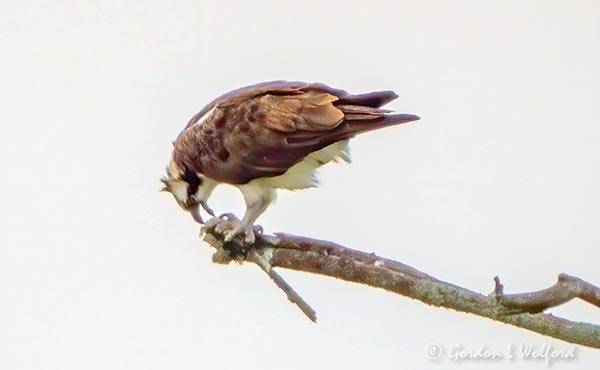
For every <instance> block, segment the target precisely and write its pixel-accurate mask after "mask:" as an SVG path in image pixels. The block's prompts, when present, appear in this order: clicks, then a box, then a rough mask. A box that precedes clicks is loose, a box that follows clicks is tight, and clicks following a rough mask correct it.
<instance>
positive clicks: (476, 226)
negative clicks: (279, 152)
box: [0, 0, 600, 370]
mask: <svg viewBox="0 0 600 370" xmlns="http://www.w3.org/2000/svg"><path fill="white" fill-rule="evenodd" d="M0 4H1V11H0V101H1V107H2V108H1V109H0V112H1V113H2V114H1V118H2V134H1V135H0V154H1V156H2V158H3V163H4V165H3V166H2V167H1V168H0V183H1V184H2V190H3V191H2V192H1V194H0V200H1V204H2V207H1V211H0V216H1V217H2V232H1V233H0V248H1V249H0V293H1V294H2V295H1V302H0V368H2V369H6V370H12V369H78V370H80V369H81V370H87V369H103V370H104V369H111V370H112V369H124V370H125V369H126V370H133V369H140V370H142V369H143V370H149V369H184V370H187V369H263V370H267V369H281V368H287V369H303V370H304V369H342V368H343V369H365V368H368V369H372V370H379V369H386V370H387V369H404V368H407V369H435V368H440V369H441V368H444V369H506V368H510V369H525V368H527V369H543V368H547V365H545V363H544V361H543V360H537V361H536V360H524V359H520V358H517V359H515V360H513V361H509V360H506V359H500V360H496V361H463V362H460V363H456V362H455V361H452V360H450V359H448V357H447V356H446V355H442V358H440V359H439V360H438V361H437V362H431V361H430V360H428V359H427V357H426V351H427V348H428V346H429V345H431V344H436V343H437V344H439V345H441V346H442V347H443V348H444V349H445V350H447V349H448V348H450V347H452V346H454V345H461V346H462V347H464V348H466V349H471V350H477V349H478V348H479V347H480V346H483V347H484V348H488V349H491V350H495V351H499V352H504V353H505V352H506V348H508V347H509V346H511V345H512V346H513V348H514V347H517V348H518V346H519V345H520V344H528V345H532V346H536V347H541V346H543V345H551V346H553V347H554V348H557V349H559V350H564V351H567V350H569V349H570V348H571V345H570V344H567V343H564V342H559V341H556V340H553V339H550V338H546V337H542V336H540V335H538V334H535V333H530V332H527V331H525V330H522V329H518V328H514V327H510V326H506V325H503V324H500V323H497V322H493V321H490V320H487V319H483V318H479V317H475V316H470V315H465V314H462V313H457V312H453V311H449V310H445V309H439V308H430V307H428V306H425V305H424V304H422V303H420V302H417V301H412V300H410V299H408V298H405V297H401V296H397V295H393V294H390V293H387V292H384V291H381V290H376V289H372V288H367V287H363V286H358V285H354V284H350V283H346V282H342V281H336V280H334V279H331V278H325V277H319V276H313V275H308V274H302V273H295V272H289V271H282V274H283V275H284V276H285V277H286V278H287V279H288V281H289V282H290V283H291V284H292V285H293V286H294V287H295V288H296V289H297V290H298V291H299V292H301V294H302V295H303V296H304V298H305V299H306V300H307V301H308V302H310V303H311V305H313V307H314V308H315V309H316V310H317V312H318V315H319V323H318V324H317V325H315V324H313V323H311V322H309V321H308V320H307V319H306V318H305V317H304V316H303V315H302V314H301V313H300V312H299V311H298V309H297V308H296V307H294V306H293V305H291V304H290V303H289V302H288V301H287V300H286V298H285V296H284V295H283V294H282V293H281V292H280V291H279V290H278V289H277V288H276V287H275V286H274V285H273V284H272V283H271V282H270V281H269V280H268V279H267V278H266V277H265V276H264V275H263V273H262V272H260V271H259V269H258V268H257V267H256V266H253V265H244V266H241V267H240V266H237V265H231V266H219V265H213V264H212V263H211V260H210V257H211V253H212V251H211V250H210V249H209V248H208V247H207V246H206V245H205V244H203V243H202V242H201V241H200V240H199V239H198V236H197V234H198V227H197V225H196V224H194V222H193V221H192V220H191V219H190V218H189V216H188V215H186V214H185V213H183V212H181V211H180V210H179V208H178V207H177V205H176V204H175V202H174V200H173V199H172V198H171V197H169V196H168V195H165V194H163V193H159V192H158V189H159V188H160V183H159V178H160V177H161V176H162V175H163V172H164V168H165V166H166V164H167V162H168V159H169V154H170V150H171V141H172V140H173V139H174V138H175V137H176V136H177V134H178V133H179V131H180V130H181V129H182V128H183V126H184V125H185V123H186V122H187V120H188V119H189V118H190V117H191V116H192V115H194V114H195V113H196V112H197V111H198V110H199V109H200V108H202V106H204V104H206V103H207V102H209V101H210V100H211V99H212V98H214V97H215V96H217V95H220V94H222V93H224V92H227V91H229V90H231V89H233V88H236V87H240V86H243V85H247V84H251V83H255V82H261V81H267V80H273V79H292V80H306V81H321V82H325V83H327V84H330V85H332V86H336V87H340V88H344V89H347V90H349V91H351V92H367V91H371V90H381V89H393V90H395V91H396V92H397V93H398V95H400V97H399V99H398V100H397V101H395V102H394V103H393V104H392V105H391V107H392V108H393V109H396V110H398V111H402V112H408V113H415V114H418V115H420V116H421V117H422V120H421V121H419V122H418V123H416V124H411V125H406V126H400V127H395V128H391V129H387V130H384V131H380V132H376V133H370V134H367V135H364V136H362V137H359V138H357V139H355V140H354V141H353V142H352V154H353V159H354V162H353V163H352V165H349V166H348V165H343V166H336V165H329V166H327V167H325V168H324V169H323V170H322V171H321V173H322V176H321V179H322V187H321V188H319V189H315V190H310V191H305V192H297V193H281V194H280V197H279V201H278V203H277V204H276V205H275V206H273V207H272V208H271V209H269V211H268V212H267V213H266V214H265V215H264V216H263V217H262V218H261V219H260V220H259V221H260V223H261V224H263V225H264V227H265V229H266V231H267V232H275V231H285V232H289V233H296V234H302V235H306V236H312V237H318V238H324V239H328V240H332V241H336V242H339V243H342V244H344V245H347V246H349V247H353V248H357V249H361V250H365V251H369V252H370V251H374V252H376V253H378V254H380V255H382V256H386V257H389V258H394V259H398V260H400V261H402V262H405V263H408V264H410V265H412V266H414V267H416V268H419V269H421V270H423V271H425V272H427V273H430V274H432V275H434V276H436V277H438V278H441V279H444V280H447V281H450V282H453V283H455V284H459V285H462V286H464V287H467V288H469V289H472V290H476V291H479V292H482V293H488V292H490V291H491V290H492V288H493V281H492V278H493V277H494V276H495V275H499V276H500V277H501V278H502V280H503V283H504V284H505V286H506V289H507V291H508V292H523V291H531V290H537V289H543V288H546V287H548V286H550V285H552V284H553V283H554V282H555V280H556V277H557V275H558V274H559V273H560V272H566V273H570V274H573V275H576V276H579V277H581V278H584V279H586V280H588V281H590V282H592V283H595V284H600V275H599V274H598V271H599V258H600V249H599V245H600V232H599V217H598V209H600V195H599V191H598V189H600V174H599V172H600V171H599V169H600V146H599V145H600V121H599V117H600V104H599V103H598V102H599V101H600V68H599V66H600V3H599V2H597V1H593V0H589V1H583V0H581V1H514V0H511V1H494V2H492V1H476V0H473V1H462V0H455V1H377V0H370V1H342V0H340V1H327V2H316V1H315V2H311V1H258V0H254V1H248V2H242V1H237V2H228V1H200V0H196V1H191V0H190V1H168V2H167V1H153V0H150V1H148V0H147V1H134V0H123V1H119V2H108V1H100V0H96V1H75V0H73V1H68V0H55V1H41V0H40V1H31V0H25V1H11V0H0ZM210 203H211V205H212V206H213V208H215V210H216V211H218V212H226V211H234V212H237V213H238V214H239V213H240V212H241V211H242V210H243V202H242V198H241V195H240V194H239V193H237V191H236V190H234V189H232V188H222V189H219V190H218V191H217V192H216V194H215V196H214V197H213V198H212V199H211V202H210ZM551 312H553V313H555V314H558V315H561V316H564V317H567V318H570V319H574V320H581V321H587V322H593V323H600V310H599V309H597V308H594V307H590V306H589V305H587V304H585V303H582V302H580V301H573V302H570V303H568V304H566V305H564V306H562V307H560V308H556V309H552V310H551ZM575 353H576V358H575V359H574V360H571V361H569V362H564V361H556V362H554V366H553V368H554V369H562V368H572V369H590V368H592V367H595V366H597V364H598V363H600V351H598V350H591V349H586V348H583V347H577V348H576V351H575Z"/></svg>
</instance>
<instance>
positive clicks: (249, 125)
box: [161, 80, 419, 244]
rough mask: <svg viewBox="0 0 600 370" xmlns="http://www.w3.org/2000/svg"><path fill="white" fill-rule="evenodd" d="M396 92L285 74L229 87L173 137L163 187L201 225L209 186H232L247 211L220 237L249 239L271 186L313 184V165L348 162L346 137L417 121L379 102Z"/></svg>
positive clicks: (273, 188) (270, 196)
mask: <svg viewBox="0 0 600 370" xmlns="http://www.w3.org/2000/svg"><path fill="white" fill-rule="evenodd" d="M397 97H398V95H397V94H396V93H394V92H393V91H390V90H385V91H375V92H369V93H364V94H356V95H353V94H350V93H348V92H346V91H345V90H341V89H337V88H333V87H330V86H328V85H325V84H323V83H307V82H299V81H285V80H279V81H270V82H263V83H259V84H255V85H250V86H246V87H242V88H239V89H236V90H233V91H231V92H229V93H226V94H224V95H222V96H220V97H218V98H216V99H215V100H213V101H212V102H210V103H209V104H208V105H206V106H205V107H204V108H203V109H202V110H200V112H198V113H197V114H196V115H194V116H193V117H192V118H191V119H190V120H189V122H188V123H187V125H186V126H185V128H184V129H183V131H181V133H180V134H179V135H178V136H177V138H176V139H175V141H173V143H172V144H173V150H172V155H171V158H170V161H169V162H168V166H167V168H166V176H165V177H163V178H162V179H161V181H162V183H163V184H164V186H163V189H162V190H163V191H166V192H169V193H171V194H172V195H173V197H174V198H175V200H176V202H177V204H178V205H179V206H180V207H181V208H182V209H183V210H185V211H188V212H190V213H191V215H192V216H193V218H194V219H195V220H196V221H197V222H199V223H201V224H202V223H204V221H203V219H202V216H201V214H200V207H202V208H203V209H204V211H205V212H207V213H208V214H209V215H210V216H213V217H214V216H215V213H214V211H213V210H212V209H211V208H210V207H209V205H208V199H209V197H210V196H211V194H212V192H213V190H214V189H215V188H216V187H217V186H219V185H221V184H229V185H233V186H235V187H237V188H238V189H239V190H240V191H241V193H242V195H243V197H244V201H245V204H246V211H245V214H244V216H243V218H242V219H241V221H239V222H237V224H236V225H235V226H233V227H231V228H230V229H228V230H225V232H224V234H225V241H230V240H232V239H234V238H236V237H237V236H239V237H240V238H242V239H243V240H244V241H245V242H246V243H248V244H253V243H254V242H255V239H256V235H255V232H256V230H255V227H254V223H255V222H256V220H257V219H258V217H259V216H260V215H261V214H263V212H264V211H265V210H266V209H267V208H268V207H269V205H270V204H271V203H273V202H274V201H275V199H276V194H277V190H278V189H285V190H300V189H307V188H312V187H316V186H318V184H319V182H318V178H317V174H316V170H317V169H318V168H319V167H321V166H323V165H325V164H327V163H330V162H348V163H349V162H350V154H349V147H348V141H349V140H350V139H352V138H354V137H355V136H356V135H359V134H362V133H365V132H369V131H374V130H378V129H381V128H385V127H389V126H394V125H399V124H403V123H408V122H412V121H416V120H419V117H418V116H416V115H413V114H397V113H394V112H393V111H391V110H387V109H383V108H382V106H384V105H386V104H387V103H389V102H391V101H392V100H394V99H396V98H397Z"/></svg>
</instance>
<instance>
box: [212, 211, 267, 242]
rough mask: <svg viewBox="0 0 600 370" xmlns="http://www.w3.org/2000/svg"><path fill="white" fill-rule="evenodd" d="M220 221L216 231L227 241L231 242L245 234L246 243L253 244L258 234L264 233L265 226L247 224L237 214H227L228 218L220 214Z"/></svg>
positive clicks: (244, 240)
mask: <svg viewBox="0 0 600 370" xmlns="http://www.w3.org/2000/svg"><path fill="white" fill-rule="evenodd" d="M220 218H221V220H220V222H219V223H218V224H217V225H216V226H215V231H216V232H217V233H219V234H221V235H223V236H224V237H225V238H224V239H225V242H226V243H227V242H230V241H232V240H234V239H235V238H236V237H238V236H243V239H242V240H240V241H243V243H244V244H247V245H252V244H254V243H255V242H256V235H262V233H263V228H262V226H260V225H256V226H254V225H245V224H244V223H242V222H241V221H240V220H238V219H237V218H236V217H235V216H232V215H226V218H224V217H223V215H222V216H220Z"/></svg>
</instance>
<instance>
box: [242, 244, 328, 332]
mask: <svg viewBox="0 0 600 370" xmlns="http://www.w3.org/2000/svg"><path fill="white" fill-rule="evenodd" d="M247 261H249V262H254V263H256V264H257V265H258V266H259V267H260V268H261V269H262V270H263V271H264V272H266V273H267V275H269V277H270V278H271V279H272V280H273V282H275V284H276V285H277V286H278V287H279V288H280V289H281V290H283V291H284V292H285V294H286V295H287V298H288V299H289V300H290V302H292V303H294V304H296V305H297V306H298V307H299V308H300V309H301V310H302V312H304V314H305V315H306V316H307V317H308V318H309V319H310V320H311V321H312V322H317V313H316V312H315V310H313V309H312V307H310V305H309V304H308V303H306V301H305V300H304V299H302V297H301V296H300V294H298V293H297V292H296V291H295V290H294V289H293V288H292V287H291V286H290V285H289V284H288V283H287V282H286V281H285V280H284V279H283V278H282V277H281V275H279V274H278V273H277V272H276V271H275V270H274V269H273V266H271V263H270V262H269V258H265V257H264V256H263V255H262V254H261V252H258V251H256V250H251V251H250V252H248V258H247Z"/></svg>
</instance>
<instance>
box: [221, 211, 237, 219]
mask: <svg viewBox="0 0 600 370" xmlns="http://www.w3.org/2000/svg"><path fill="white" fill-rule="evenodd" d="M219 218H220V219H221V220H235V219H236V217H235V215H234V214H233V213H222V214H220V215H219Z"/></svg>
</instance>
